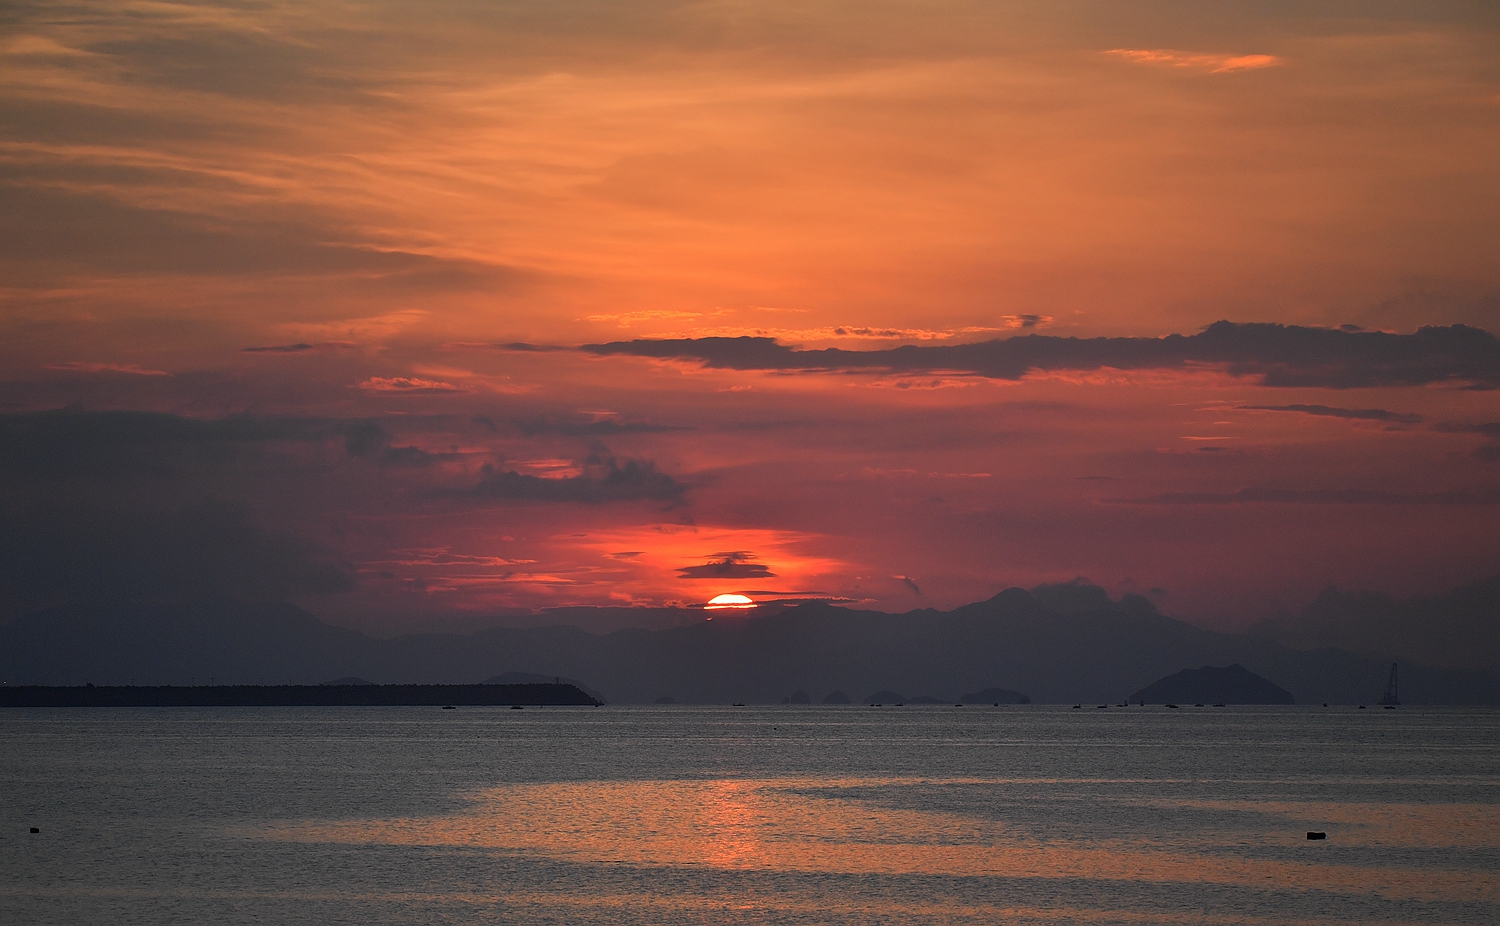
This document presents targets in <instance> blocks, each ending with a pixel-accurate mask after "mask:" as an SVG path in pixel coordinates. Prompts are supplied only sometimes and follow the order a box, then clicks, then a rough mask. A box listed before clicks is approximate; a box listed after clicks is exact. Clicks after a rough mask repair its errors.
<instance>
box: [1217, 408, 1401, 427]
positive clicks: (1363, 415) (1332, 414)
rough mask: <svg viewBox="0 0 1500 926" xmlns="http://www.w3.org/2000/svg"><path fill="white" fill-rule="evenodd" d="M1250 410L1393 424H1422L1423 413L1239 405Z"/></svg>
mask: <svg viewBox="0 0 1500 926" xmlns="http://www.w3.org/2000/svg"><path fill="white" fill-rule="evenodd" d="M1235 407H1236V408H1238V409H1240V410H1242V411H1249V412H1299V413H1301V414H1303V415H1316V416H1319V417H1325V418H1350V419H1354V420H1356V421H1389V422H1391V423H1392V424H1420V423H1421V422H1422V416H1421V415H1412V414H1406V413H1403V412H1390V411H1386V410H1385V409H1383V408H1334V407H1332V406H1329V405H1238V406H1235Z"/></svg>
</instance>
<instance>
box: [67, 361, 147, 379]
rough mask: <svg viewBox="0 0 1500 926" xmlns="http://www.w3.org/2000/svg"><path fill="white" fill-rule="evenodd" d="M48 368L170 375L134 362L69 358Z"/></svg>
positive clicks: (86, 371)
mask: <svg viewBox="0 0 1500 926" xmlns="http://www.w3.org/2000/svg"><path fill="white" fill-rule="evenodd" d="M47 369H49V370H67V371H69V372H72V373H127V374H129V375H131V376H171V375H172V374H171V373H168V372H167V371H166V370H152V369H150V368H148V367H143V366H140V365H139V364H134V363H86V362H84V361H82V360H70V361H67V362H66V363H49V364H47Z"/></svg>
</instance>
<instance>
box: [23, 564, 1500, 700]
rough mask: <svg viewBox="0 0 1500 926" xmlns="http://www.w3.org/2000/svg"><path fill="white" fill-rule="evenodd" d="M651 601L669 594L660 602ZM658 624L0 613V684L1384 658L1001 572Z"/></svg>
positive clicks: (890, 678)
mask: <svg viewBox="0 0 1500 926" xmlns="http://www.w3.org/2000/svg"><path fill="white" fill-rule="evenodd" d="M664 610H666V609H664ZM654 618H655V619H656V620H658V621H659V623H658V624H657V626H661V625H662V624H670V623H673V622H677V621H680V620H685V619H692V620H693V622H692V623H686V624H683V625H681V626H668V627H666V629H660V630H620V631H616V632H613V633H608V634H592V633H587V632H585V631H583V630H580V629H577V628H573V627H561V626H550V627H537V628H528V629H511V628H496V629H490V630H484V631H480V632H478V633H473V634H466V635H459V634H418V635H409V636H404V637H399V638H395V639H391V640H380V639H375V638H372V637H369V636H366V635H364V634H362V633H359V632H357V631H352V630H345V629H340V628H335V627H330V626H328V625H326V624H323V623H321V622H319V621H318V620H317V619H315V618H313V617H312V616H310V615H308V614H307V613H305V612H303V611H301V610H299V609H297V608H295V607H292V606H290V605H285V604H276V605H246V604H238V603H234V602H228V601H201V602H199V603H197V604H194V605H183V604H178V605H173V606H167V607H145V606H140V605H136V606H129V607H114V608H110V607H104V606H97V605H96V606H89V607H79V608H73V609H68V610H58V611H47V612H41V613H38V614H33V615H30V616H28V617H26V618H22V619H19V620H16V621H13V622H12V623H11V624H9V625H7V626H5V627H3V628H0V680H3V681H7V682H9V683H10V684H13V685H14V684H81V683H83V682H90V681H91V682H94V683H95V684H128V683H131V682H135V683H138V684H147V683H151V684H162V683H171V684H188V683H189V682H190V681H197V682H198V683H200V684H201V683H204V682H206V681H209V680H215V681H217V682H220V683H231V682H232V683H260V682H268V683H280V682H293V681H294V682H304V683H312V684H315V683H317V682H320V681H323V680H326V679H329V678H338V677H342V676H358V677H360V678H365V679H369V680H371V681H375V682H381V683H390V682H423V683H431V682H450V683H459V682H464V683H467V682H477V681H481V680H483V679H486V678H490V677H493V676H496V675H500V674H502V673H507V672H522V673H533V674H536V675H542V676H562V677H565V678H571V679H580V680H582V681H583V682H586V683H587V684H588V686H589V687H590V688H591V689H592V690H593V691H596V692H598V693H599V694H600V695H601V696H603V697H604V698H605V699H607V700H610V701H614V702H636V703H653V702H655V701H656V700H657V699H658V698H660V697H662V696H671V697H673V698H675V699H676V700H677V701H678V702H679V703H694V702H698V703H728V702H731V701H745V702H751V703H755V702H760V703H780V702H781V700H782V699H783V698H786V697H788V696H789V695H791V694H792V693H793V692H795V691H798V690H802V691H806V692H808V693H809V694H810V696H811V700H812V701H813V702H820V701H822V700H823V698H824V697H825V696H826V695H827V694H828V693H829V692H831V691H835V690H841V691H845V692H867V691H879V690H882V689H888V690H892V691H902V692H907V693H911V692H918V693H921V694H930V695H933V696H936V697H940V698H943V699H945V700H950V701H951V700H952V699H955V698H957V697H959V696H960V695H961V693H963V692H972V691H979V690H982V689H986V688H1004V689H1010V690H1014V691H1019V692H1024V693H1026V694H1027V695H1029V696H1030V698H1031V700H1032V701H1033V702H1036V703H1047V702H1052V703H1058V702H1076V701H1104V700H1110V701H1115V700H1119V699H1121V698H1123V697H1125V696H1126V695H1127V694H1128V693H1130V692H1133V691H1136V690H1137V689H1139V688H1141V687H1143V686H1145V685H1147V684H1149V683H1151V682H1153V681H1155V680H1157V679H1159V678H1162V677H1164V676H1167V675H1170V674H1172V673H1175V672H1178V671H1180V670H1182V669H1184V668H1192V667H1197V666H1203V665H1228V664H1230V663H1239V664H1241V665H1243V666H1245V667H1246V668H1247V669H1249V670H1250V671H1252V672H1254V673H1256V674H1257V675H1261V676H1264V677H1265V678H1267V679H1269V680H1271V681H1272V682H1274V683H1275V684H1276V685H1279V686H1280V687H1282V688H1285V689H1287V690H1288V691H1290V692H1292V693H1293V694H1294V695H1295V696H1296V698H1297V700H1298V701H1299V702H1301V703H1310V702H1322V701H1328V702H1342V703H1350V702H1361V701H1364V702H1373V700H1374V699H1376V698H1377V697H1378V696H1379V694H1380V692H1381V691H1382V690H1383V688H1384V685H1385V680H1386V674H1387V671H1388V664H1387V663H1385V662H1384V661H1381V660H1373V659H1369V658H1365V657H1361V656H1356V655H1351V654H1349V653H1346V652H1342V651H1338V650H1333V649H1321V650H1312V651H1298V650H1293V649H1290V648H1288V647H1286V646H1284V645H1282V644H1280V643H1277V642H1275V641H1272V640H1268V639H1264V638H1258V637H1254V636H1250V635H1245V634H1224V633H1215V632H1212V631H1208V630H1203V629H1200V628H1197V627H1193V626H1191V625H1188V624H1185V623H1183V622H1181V621H1177V620H1174V619H1172V618H1169V617H1166V616H1164V615H1162V614H1160V613H1158V612H1157V611H1156V609H1155V608H1154V607H1152V605H1151V604H1150V602H1149V601H1147V600H1146V599H1144V598H1139V597H1131V596H1127V597H1126V598H1125V599H1124V600H1122V601H1118V602H1117V601H1111V600H1110V599H1109V598H1108V596H1107V595H1106V594H1105V593H1104V592H1103V591H1102V590H1100V589H1097V588H1092V587H1090V586H1086V585H1078V584H1069V585H1062V586H1048V587H1042V588H1038V589H1036V590H1035V591H1034V592H1026V591H1023V590H1021V589H1009V590H1007V591H1005V592H1002V593H1000V594H999V595H996V596H995V597H994V598H991V599H990V600H988V601H983V602H977V603H975V604H971V605H967V606H965V607H961V608H957V609H955V610H953V611H935V610H918V611H911V612H908V613H906V614H885V613H882V612H877V611H856V610H850V609H846V608H839V607H833V606H830V605H827V604H804V605H801V606H798V607H790V608H785V609H783V610H780V611H774V610H773V611H768V612H765V613H755V615H754V616H748V615H740V614H735V615H728V616H726V615H724V614H722V613H721V614H720V616H718V617H716V619H714V620H712V621H709V620H704V619H703V616H702V614H701V612H698V613H697V614H696V615H695V614H694V613H693V612H674V613H670V614H662V615H655V616H654ZM1401 694H1402V700H1403V701H1405V702H1407V703H1410V704H1418V703H1500V672H1496V671H1495V670H1487V671H1483V672H1456V671H1440V670H1434V669H1423V668H1420V667H1418V666H1415V665H1411V664H1409V663H1403V666H1402V687H1401Z"/></svg>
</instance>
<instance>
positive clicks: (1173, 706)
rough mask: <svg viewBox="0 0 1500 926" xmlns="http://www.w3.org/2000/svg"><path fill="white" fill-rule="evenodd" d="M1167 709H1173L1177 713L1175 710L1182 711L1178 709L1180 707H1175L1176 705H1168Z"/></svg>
mask: <svg viewBox="0 0 1500 926" xmlns="http://www.w3.org/2000/svg"><path fill="white" fill-rule="evenodd" d="M1167 707H1170V708H1171V709H1172V710H1174V711H1175V710H1181V708H1179V707H1178V706H1177V705H1175V704H1168V705H1167Z"/></svg>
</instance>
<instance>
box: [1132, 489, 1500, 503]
mask: <svg viewBox="0 0 1500 926" xmlns="http://www.w3.org/2000/svg"><path fill="white" fill-rule="evenodd" d="M1111 501H1115V502H1119V503H1123V504H1127V505H1245V504H1274V505H1497V504H1500V489H1453V490H1449V491H1444V492H1382V491H1374V490H1370V489H1276V488H1270V487H1267V486H1254V487H1251V488H1246V489H1239V490H1237V491H1234V492H1164V493H1162V494H1160V495H1148V496H1145V497H1143V498H1130V499H1111Z"/></svg>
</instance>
